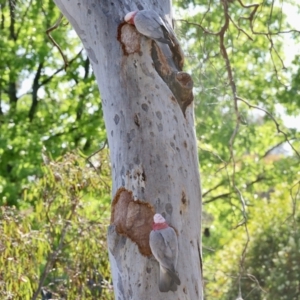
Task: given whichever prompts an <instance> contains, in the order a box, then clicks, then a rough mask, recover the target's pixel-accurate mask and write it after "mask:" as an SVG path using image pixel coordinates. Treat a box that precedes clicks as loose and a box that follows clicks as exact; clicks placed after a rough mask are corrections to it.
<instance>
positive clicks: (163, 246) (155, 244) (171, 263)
mask: <svg viewBox="0 0 300 300" xmlns="http://www.w3.org/2000/svg"><path fill="white" fill-rule="evenodd" d="M162 231H163V233H162ZM150 248H151V251H152V253H153V255H154V257H155V258H156V259H157V260H158V262H159V263H160V264H161V265H162V266H163V267H165V268H166V269H169V270H171V271H174V270H175V266H176V264H177V257H178V241H177V236H176V233H175V231H174V229H173V228H171V227H168V228H166V229H162V230H157V231H151V233H150Z"/></svg>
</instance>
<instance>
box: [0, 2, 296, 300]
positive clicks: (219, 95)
mask: <svg viewBox="0 0 300 300" xmlns="http://www.w3.org/2000/svg"><path fill="white" fill-rule="evenodd" d="M222 3H223V4H222ZM255 4H256V2H253V1H250V4H247V5H245V4H244V3H243V2H241V1H239V0H238V1H228V0H227V1H226V0H224V1H223V2H217V1H208V2H206V3H204V2H203V1H175V3H173V5H174V9H175V12H176V19H177V21H176V30H177V34H178V36H179V37H180V39H181V43H182V45H183V48H184V51H185V53H186V64H185V65H186V67H185V68H186V70H187V71H188V72H190V73H191V74H192V76H193V79H194V83H195V89H194V92H195V118H196V132H197V138H198V146H199V147H198V150H199V160H200V163H201V167H200V170H201V176H202V187H203V203H204V214H203V255H204V279H205V295H206V299H221V300H222V299H237V298H238V297H239V296H242V297H243V299H261V300H263V299H299V297H300V270H299V261H300V244H299V243H300V242H299V241H300V236H299V230H298V227H299V220H300V217H299V205H298V203H299V198H300V196H299V193H300V179H299V175H300V167H299V165H300V164H299V160H300V157H299V149H300V148H299V145H300V143H299V137H300V134H299V131H300V117H299V113H300V100H299V99H300V98H299V97H300V96H299V95H300V93H299V89H298V86H299V81H300V69H299V60H300V56H299V54H298V53H297V49H299V46H298V44H299V33H300V32H299V28H298V29H297V28H296V27H295V22H294V21H293V16H295V12H296V11H298V12H299V7H298V6H297V4H296V3H293V2H292V1H264V2H263V3H260V5H259V6H258V7H257V10H256V11H255V14H252V12H253V10H254V9H255V7H256V6H255ZM226 16H230V17H227V18H228V20H229V22H228V24H227V27H226V31H224V32H220V30H222V27H223V26H224V25H225V20H226ZM58 18H59V11H58V9H57V8H56V7H55V5H54V3H53V2H52V1H47V0H45V1H43V4H42V5H41V3H40V1H34V0H31V1H26V0H22V1H19V2H17V1H14V0H1V1H0V33H1V39H0V51H1V55H0V69H1V72H0V204H1V210H0V265H1V266H3V267H2V268H1V270H0V296H1V297H0V298H1V299H49V298H51V297H52V298H54V299H67V298H68V299H113V291H112V282H111V277H110V270H109V264H108V257H107V250H106V227H107V225H108V223H109V216H110V186H111V177H110V162H109V149H108V146H107V143H106V132H105V127H104V121H103V115H102V109H101V98H100V95H99V92H98V88H97V86H96V84H95V80H94V76H93V73H92V70H91V67H90V63H89V60H88V58H87V56H86V54H85V53H84V51H83V50H82V46H81V44H80V41H79V39H78V38H77V37H76V35H75V33H74V32H73V31H72V29H71V26H70V25H69V24H68V23H67V21H66V20H65V19H63V20H62V23H61V24H60V26H59V27H58V28H57V29H55V30H54V31H52V32H51V35H52V36H53V38H54V39H55V41H56V42H57V43H58V44H59V45H60V48H61V49H62V50H63V53H64V55H65V56H66V59H67V61H68V62H69V63H68V68H67V69H66V70H64V61H63V59H62V56H61V54H60V53H59V51H58V49H57V48H56V47H55V46H54V45H53V43H51V41H50V39H49V38H48V36H47V34H46V30H47V29H48V28H50V27H51V26H52V25H54V24H55V23H56V21H57V20H58ZM220 41H221V42H220ZM220 43H221V44H220ZM220 45H221V46H222V45H223V46H224V48H225V52H226V53H224V50H223V51H221V50H220ZM297 47H298V48H297ZM230 73H231V74H232V80H229V78H230ZM234 86H236V95H235V94H234V93H233V90H234ZM266 112H267V113H266ZM289 117H290V118H289ZM235 129H238V130H237V132H236V134H234V132H235ZM98 150H100V151H98ZM97 151H98V152H97ZM92 154H94V156H92V157H90V155H92Z"/></svg>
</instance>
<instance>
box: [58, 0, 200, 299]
mask: <svg viewBox="0 0 300 300" xmlns="http://www.w3.org/2000/svg"><path fill="white" fill-rule="evenodd" d="M170 1H171V0H140V1H128V0H119V1H115V0H111V1H107V0H98V1H96V0H77V1H69V0H55V2H56V4H57V5H58V7H59V8H60V9H61V11H62V13H63V14H64V15H65V17H66V18H67V19H68V20H69V21H70V23H71V24H72V26H73V27H74V29H75V30H76V32H77V34H78V35H79V37H80V38H81V40H82V42H83V45H84V47H85V49H86V51H87V54H88V57H89V59H90V61H91V63H92V65H93V70H94V73H95V76H96V79H97V83H98V86H99V89H100V92H101V100H102V107H103V114H104V118H105V124H106V130H107V136H108V141H109V148H110V156H111V165H112V176H113V178H112V181H113V187H112V217H111V225H110V226H109V229H108V248H109V256H110V262H111V269H112V276H113V285H114V291H115V298H116V299H137V300H142V299H145V300H148V299H155V300H159V299H164V300H168V299H172V300H173V299H181V300H183V299H192V300H195V299H203V292H202V261H201V190H200V176H199V165H198V155H197V144H196V137H195V130H194V115H193V102H192V100H193V95H192V87H193V85H192V80H191V77H190V76H189V74H187V73H184V72H182V65H183V57H182V52H181V50H180V46H179V45H178V43H177V41H176V38H175V37H173V38H174V41H175V42H174V47H169V46H168V45H167V44H161V43H159V42H154V41H152V40H150V39H149V38H146V37H144V36H142V35H140V34H139V33H138V32H137V31H136V29H135V27H134V26H132V25H128V24H126V23H124V21H123V20H124V16H125V15H126V14H127V13H128V12H129V11H133V10H136V9H138V10H142V9H151V10H155V11H156V12H157V13H158V14H160V15H161V16H162V17H163V18H165V20H166V21H169V22H170V20H171V3H170ZM134 2H135V3H136V4H135V3H134ZM169 24H171V23H169ZM156 212H157V213H161V214H162V215H163V216H164V217H165V218H166V220H167V222H168V223H169V224H170V226H172V227H173V228H174V229H175V230H176V232H177V234H178V244H179V256H178V265H177V271H178V276H179V278H180V280H181V285H180V286H179V287H178V290H177V291H176V292H172V291H169V292H167V293H161V292H160V291H159V289H158V278H159V266H158V263H157V261H156V260H155V259H154V257H153V256H152V255H151V250H150V247H149V233H150V231H151V224H152V217H153V214H154V213H156Z"/></svg>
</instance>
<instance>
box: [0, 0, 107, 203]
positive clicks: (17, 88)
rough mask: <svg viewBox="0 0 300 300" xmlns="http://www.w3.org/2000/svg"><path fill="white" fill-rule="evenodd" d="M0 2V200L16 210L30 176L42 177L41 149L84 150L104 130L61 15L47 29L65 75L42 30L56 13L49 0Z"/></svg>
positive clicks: (83, 63) (55, 153) (82, 60)
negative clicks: (53, 40)
mask: <svg viewBox="0 0 300 300" xmlns="http://www.w3.org/2000/svg"><path fill="white" fill-rule="evenodd" d="M12 4H13V6H11V5H12ZM0 5H1V20H2V23H1V26H0V34H1V40H0V51H1V56H0V69H1V70H3V72H2V71H1V74H0V124H1V134H0V204H8V205H16V206H17V207H18V206H19V201H21V199H22V197H23V193H24V190H26V188H27V186H28V184H29V183H30V181H32V180H33V179H34V178H37V177H39V176H40V175H41V174H42V170H41V162H42V157H41V149H42V147H43V146H44V147H46V148H47V149H48V150H49V152H50V153H51V155H52V157H54V158H56V157H59V156H61V155H62V154H64V153H66V152H67V151H70V150H71V149H74V148H80V149H81V150H82V151H84V153H86V154H88V153H92V152H93V151H95V150H96V149H97V148H98V147H99V146H100V145H101V144H103V143H104V141H105V138H106V133H105V129H104V122H103V117H102V110H101V101H100V99H99V92H98V89H97V86H96V84H95V82H94V76H93V74H92V71H91V66H90V63H89V60H88V59H87V57H86V56H85V54H84V53H83V52H82V51H81V50H82V49H81V47H82V46H81V44H80V41H79V39H78V37H76V36H75V34H74V33H73V32H72V31H71V27H70V25H64V24H66V21H65V20H63V21H62V25H61V26H60V27H59V28H58V29H57V30H55V31H52V32H51V34H52V36H53V38H54V39H55V41H56V42H57V44H58V45H59V46H60V48H61V49H62V51H63V52H64V54H65V56H66V57H67V59H68V61H69V67H68V68H67V70H66V72H65V71H64V62H63V59H62V57H61V54H60V53H59V51H58V49H57V48H56V47H54V45H53V44H52V42H51V41H50V39H49V38H48V36H47V34H46V30H47V29H48V28H50V27H51V26H52V25H53V24H54V23H55V22H56V20H57V19H58V16H59V11H58V9H57V8H56V6H55V4H54V3H53V1H43V3H42V5H41V2H40V1H30V2H24V1H23V2H22V1H21V2H17V1H2V2H1V4H0ZM17 20H18V22H17ZM66 37H67V38H66ZM95 137H97V138H95Z"/></svg>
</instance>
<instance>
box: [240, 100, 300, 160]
mask: <svg viewBox="0 0 300 300" xmlns="http://www.w3.org/2000/svg"><path fill="white" fill-rule="evenodd" d="M237 99H238V100H239V101H242V102H244V103H245V104H247V105H248V107H250V108H255V109H258V110H261V111H263V112H264V113H266V114H267V115H268V116H269V117H270V118H271V119H272V121H273V122H274V124H275V126H276V129H277V132H278V133H281V134H283V135H284V137H285V141H286V142H287V143H288V144H289V145H290V146H291V148H292V149H293V150H294V152H295V153H296V154H297V156H298V157H299V158H300V154H299V152H298V151H297V150H296V148H295V147H294V146H293V144H292V143H291V142H290V139H289V138H288V135H287V134H286V133H285V132H284V131H282V130H281V128H280V125H279V123H278V122H277V120H276V119H275V118H274V116H273V115H272V114H271V113H269V112H268V111H267V110H265V109H264V108H261V107H259V106H256V105H252V104H250V103H249V102H248V101H247V100H245V99H242V98H241V97H237Z"/></svg>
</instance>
